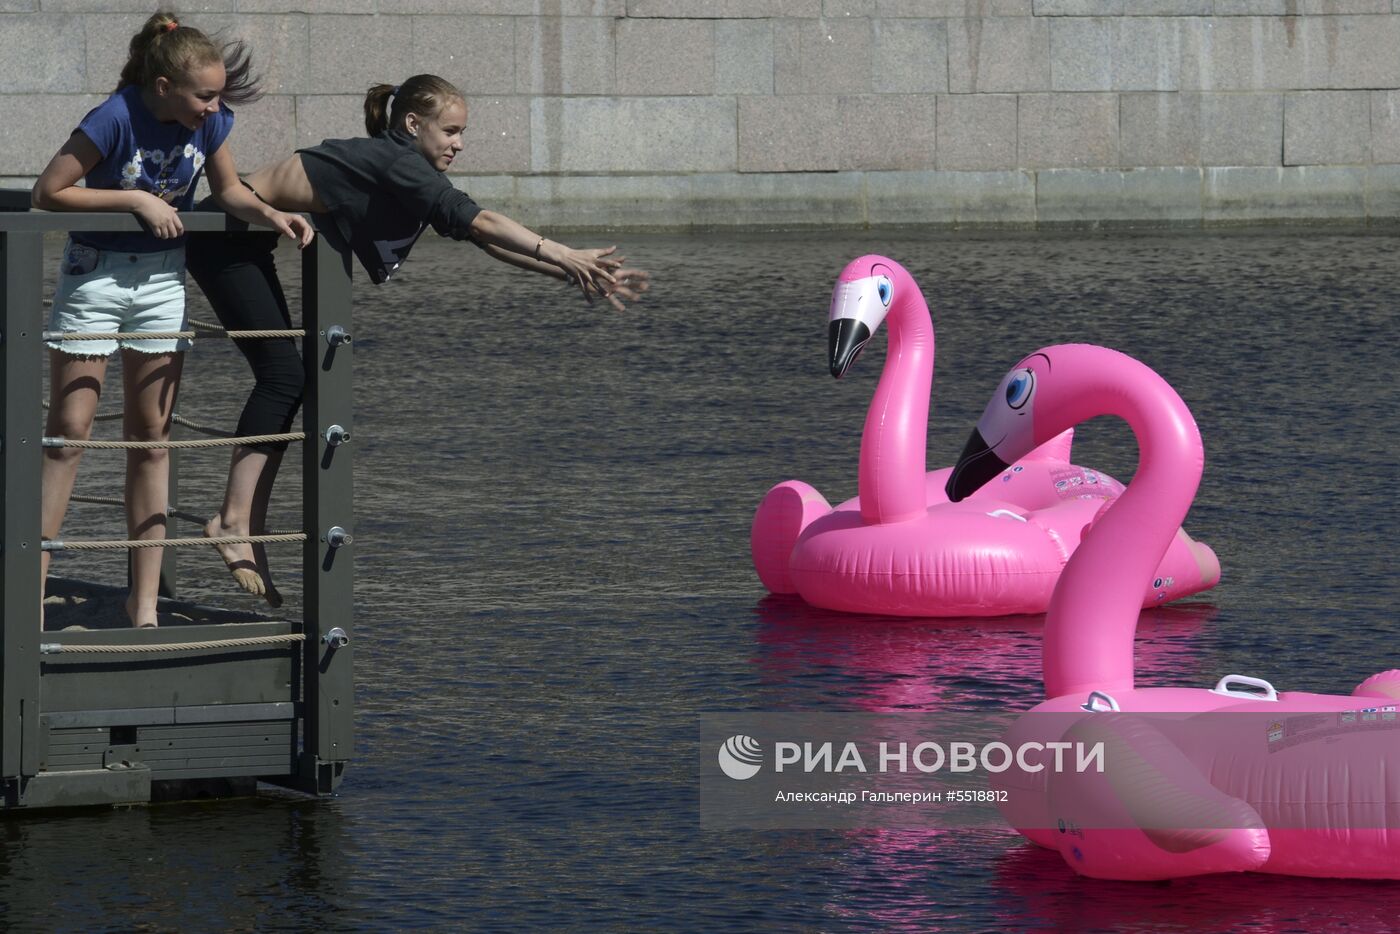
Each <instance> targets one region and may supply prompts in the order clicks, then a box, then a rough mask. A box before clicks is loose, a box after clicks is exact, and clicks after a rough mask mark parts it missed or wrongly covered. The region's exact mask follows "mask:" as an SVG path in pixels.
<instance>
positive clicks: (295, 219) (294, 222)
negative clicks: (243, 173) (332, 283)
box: [205, 146, 315, 249]
mask: <svg viewBox="0 0 1400 934" xmlns="http://www.w3.org/2000/svg"><path fill="white" fill-rule="evenodd" d="M205 171H206V172H207V173H208V175H209V191H210V193H211V194H213V196H214V200H215V201H217V202H219V206H220V207H222V208H223V209H224V210H225V211H228V212H229V213H230V214H232V215H233V216H234V217H236V218H238V219H239V220H241V221H247V222H248V223H250V224H260V225H262V226H264V227H274V228H276V229H277V230H280V231H282V233H283V234H285V235H286V236H288V237H290V238H291V239H292V240H293V241H294V242H295V243H296V245H297V249H301V248H302V247H304V246H306V245H307V244H308V243H310V242H311V238H312V237H313V236H315V229H314V228H313V227H312V226H311V224H310V223H309V222H308V221H307V220H306V218H304V217H302V216H301V215H299V214H286V213H284V212H282V211H279V210H277V209H276V208H274V207H273V206H272V205H270V204H265V203H264V202H263V201H262V199H261V198H259V197H258V196H257V195H255V194H253V192H252V191H251V190H250V189H248V188H247V187H245V186H244V184H243V183H242V182H241V181H239V180H238V172H237V171H236V170H235V169H234V167H233V155H232V154H231V153H230V152H229V148H228V146H220V147H219V148H218V149H216V150H214V154H213V155H212V156H210V157H209V162H208V164H207V165H206V166H205Z"/></svg>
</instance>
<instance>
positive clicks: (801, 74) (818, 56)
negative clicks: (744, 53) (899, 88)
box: [773, 19, 874, 94]
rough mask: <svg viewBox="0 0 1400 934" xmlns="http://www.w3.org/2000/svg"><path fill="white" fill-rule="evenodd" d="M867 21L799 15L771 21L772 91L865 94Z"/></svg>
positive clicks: (869, 49)
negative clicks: (796, 19) (772, 43)
mask: <svg viewBox="0 0 1400 934" xmlns="http://www.w3.org/2000/svg"><path fill="white" fill-rule="evenodd" d="M872 32H873V31H872V28H871V21H870V20H868V19H854V20H842V19H831V20H816V21H808V20H799V21H791V22H784V23H776V24H774V48H773V56H774V63H773V74H774V79H773V80H774V85H773V86H774V90H775V91H776V92H777V93H778V94H867V93H869V92H870V91H871V90H873V88H874V83H873V72H874V68H873V62H872V56H873V45H874V43H873V35H872Z"/></svg>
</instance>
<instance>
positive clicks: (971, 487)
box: [943, 428, 1010, 503]
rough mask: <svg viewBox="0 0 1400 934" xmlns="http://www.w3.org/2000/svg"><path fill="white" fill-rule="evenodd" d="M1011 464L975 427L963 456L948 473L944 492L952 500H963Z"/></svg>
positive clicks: (957, 501) (956, 501)
mask: <svg viewBox="0 0 1400 934" xmlns="http://www.w3.org/2000/svg"><path fill="white" fill-rule="evenodd" d="M1009 466H1010V465H1009V464H1007V463H1005V462H1004V461H1003V460H1002V459H1001V458H1000V457H997V453H996V451H995V450H994V449H993V448H992V447H991V445H989V444H987V442H986V440H984V439H983V437H982V432H980V431H978V430H977V429H975V428H974V429H973V430H972V437H970V438H968V439H967V446H966V447H964V448H963V452H962V456H961V457H959V458H958V462H957V464H956V465H955V466H954V467H953V472H952V473H951V474H949V475H948V483H947V485H946V486H945V487H944V488H943V489H944V492H945V493H947V494H948V499H949V500H951V501H952V502H955V503H959V502H962V501H963V500H964V499H966V498H967V497H969V496H971V495H972V494H973V493H976V492H977V491H978V490H980V489H981V488H982V486H983V485H984V484H985V483H986V482H987V481H988V480H990V479H992V478H993V477H995V476H997V475H998V474H1000V473H1001V472H1002V471H1003V470H1005V469H1006V468H1007V467H1009Z"/></svg>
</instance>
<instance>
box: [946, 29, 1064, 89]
mask: <svg viewBox="0 0 1400 934" xmlns="http://www.w3.org/2000/svg"><path fill="white" fill-rule="evenodd" d="M1048 87H1050V23H1049V21H1048V20H1046V19H1042V18H1030V17H1002V18H988V19H978V18H975V17H967V18H965V19H961V20H951V21H949V25H948V89H949V90H950V91H952V92H954V93H972V92H996V91H1043V90H1045V89H1046V88H1048Z"/></svg>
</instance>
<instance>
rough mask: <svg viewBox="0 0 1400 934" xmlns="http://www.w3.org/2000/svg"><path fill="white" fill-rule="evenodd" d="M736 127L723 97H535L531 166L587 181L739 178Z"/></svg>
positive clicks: (731, 106) (732, 110) (729, 104)
mask: <svg viewBox="0 0 1400 934" xmlns="http://www.w3.org/2000/svg"><path fill="white" fill-rule="evenodd" d="M744 100H748V98H745V99H744ZM736 123H737V120H736V115H735V102H734V101H733V100H728V99H724V98H696V97H648V98H630V99H629V98H623V99H607V98H587V97H579V98H555V97H544V98H535V99H534V100H532V101H531V102H530V152H531V155H530V167H531V169H532V171H535V172H577V173H582V174H588V173H593V174H604V173H612V172H633V173H646V172H664V173H675V172H687V171H688V172H723V171H734V170H735V168H737V165H736V163H737V154H736V147H737V143H736V138H735V137H736Z"/></svg>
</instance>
